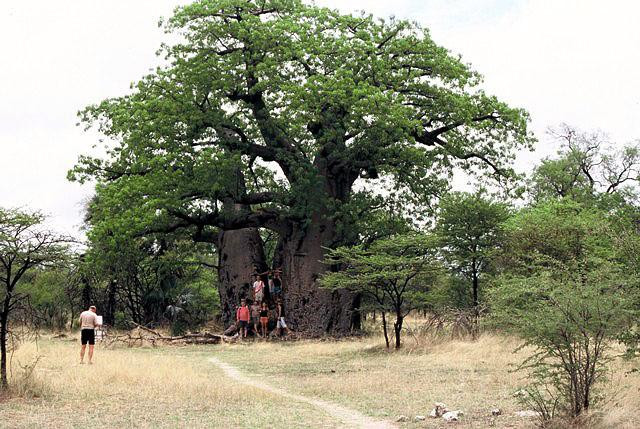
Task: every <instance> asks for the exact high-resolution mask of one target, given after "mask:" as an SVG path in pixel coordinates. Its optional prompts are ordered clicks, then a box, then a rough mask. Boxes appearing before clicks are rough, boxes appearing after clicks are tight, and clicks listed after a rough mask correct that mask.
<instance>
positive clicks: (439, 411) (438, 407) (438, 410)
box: [429, 402, 449, 419]
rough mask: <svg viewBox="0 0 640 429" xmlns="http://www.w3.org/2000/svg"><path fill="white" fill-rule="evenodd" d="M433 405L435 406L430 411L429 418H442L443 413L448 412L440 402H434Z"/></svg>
mask: <svg viewBox="0 0 640 429" xmlns="http://www.w3.org/2000/svg"><path fill="white" fill-rule="evenodd" d="M433 405H435V408H434V409H433V410H431V412H430V413H429V417H433V418H434V419H437V418H438V417H442V415H443V414H444V413H446V412H447V411H449V410H448V409H447V406H446V405H445V404H443V403H442V402H436V403H435V404H433Z"/></svg>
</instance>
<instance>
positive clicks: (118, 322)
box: [113, 311, 131, 330]
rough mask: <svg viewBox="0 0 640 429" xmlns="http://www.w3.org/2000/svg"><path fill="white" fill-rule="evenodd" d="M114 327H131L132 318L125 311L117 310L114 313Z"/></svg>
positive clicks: (124, 328)
mask: <svg viewBox="0 0 640 429" xmlns="http://www.w3.org/2000/svg"><path fill="white" fill-rule="evenodd" d="M113 327H114V328H116V329H122V330H126V329H131V318H130V317H129V316H127V315H126V314H125V313H124V312H123V311H116V312H115V313H114V315H113Z"/></svg>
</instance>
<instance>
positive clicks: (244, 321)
mask: <svg viewBox="0 0 640 429" xmlns="http://www.w3.org/2000/svg"><path fill="white" fill-rule="evenodd" d="M249 317H250V312H249V307H247V302H246V301H245V300H244V299H243V300H241V301H240V307H238V310H236V322H237V324H238V331H239V332H240V337H241V338H247V325H249Z"/></svg>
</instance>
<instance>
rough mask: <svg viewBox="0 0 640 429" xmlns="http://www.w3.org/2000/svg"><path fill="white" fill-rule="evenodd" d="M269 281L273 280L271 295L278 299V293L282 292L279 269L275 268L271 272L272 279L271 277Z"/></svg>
mask: <svg viewBox="0 0 640 429" xmlns="http://www.w3.org/2000/svg"><path fill="white" fill-rule="evenodd" d="M271 281H272V282H273V294H272V296H273V297H274V299H276V300H278V299H280V295H281V293H282V279H280V271H279V270H275V272H274V274H273V279H271Z"/></svg>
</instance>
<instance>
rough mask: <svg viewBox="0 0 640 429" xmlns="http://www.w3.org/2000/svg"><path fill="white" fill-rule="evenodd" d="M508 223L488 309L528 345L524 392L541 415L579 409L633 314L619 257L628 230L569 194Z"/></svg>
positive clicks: (633, 291)
mask: <svg viewBox="0 0 640 429" xmlns="http://www.w3.org/2000/svg"><path fill="white" fill-rule="evenodd" d="M506 230H507V235H508V239H507V244H506V246H505V249H504V254H503V255H502V257H501V265H502V268H501V270H502V272H501V274H500V276H499V277H498V278H497V280H496V285H495V287H494V288H493V289H492V293H491V303H492V310H493V313H494V316H495V317H496V318H497V320H499V322H500V326H502V327H503V328H507V329H511V330H512V331H514V332H516V333H517V334H518V335H520V336H521V337H522V338H523V339H524V345H525V346H531V347H533V348H534V353H533V354H532V355H530V356H529V358H528V359H527V360H526V361H525V362H523V364H522V368H525V369H529V370H530V375H531V376H532V377H533V380H534V382H533V383H532V386H531V388H530V393H531V394H530V396H528V397H527V398H528V399H530V400H533V401H534V402H535V404H534V405H535V406H536V407H537V408H538V410H539V411H541V412H542V415H543V417H545V418H551V417H553V415H554V414H555V412H556V411H558V410H561V411H562V412H566V413H567V414H569V415H571V416H578V415H580V414H581V413H583V412H585V411H587V410H588V409H589V408H590V407H591V406H593V405H594V404H596V403H597V402H598V400H599V399H600V398H599V396H597V392H596V390H595V389H597V387H598V386H600V385H601V384H602V382H603V381H604V380H605V376H606V369H607V364H608V362H609V359H610V358H611V355H610V354H609V351H610V347H611V343H612V340H614V339H616V338H617V337H618V335H619V334H620V333H621V332H624V331H625V330H626V329H627V328H628V327H631V326H633V324H634V323H635V321H636V317H637V307H636V304H637V302H638V301H637V299H638V296H637V280H636V279H635V277H634V276H632V275H630V273H629V272H628V270H627V269H626V268H625V266H624V265H623V264H621V260H620V257H619V256H620V253H619V249H620V246H621V244H622V243H623V242H622V241H620V240H621V238H623V237H624V236H625V235H626V234H628V231H620V230H618V229H617V228H615V227H614V224H613V223H612V222H611V221H610V220H609V219H608V218H607V214H606V212H603V211H600V210H598V209H594V208H584V207H582V206H581V205H580V204H578V203H575V202H572V201H570V200H564V201H550V202H548V203H545V204H542V205H540V206H537V207H533V208H530V209H525V210H523V211H522V212H521V213H519V214H518V215H517V216H515V217H514V218H513V219H511V220H510V221H508V222H507V225H506ZM558 407H559V408H558Z"/></svg>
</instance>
